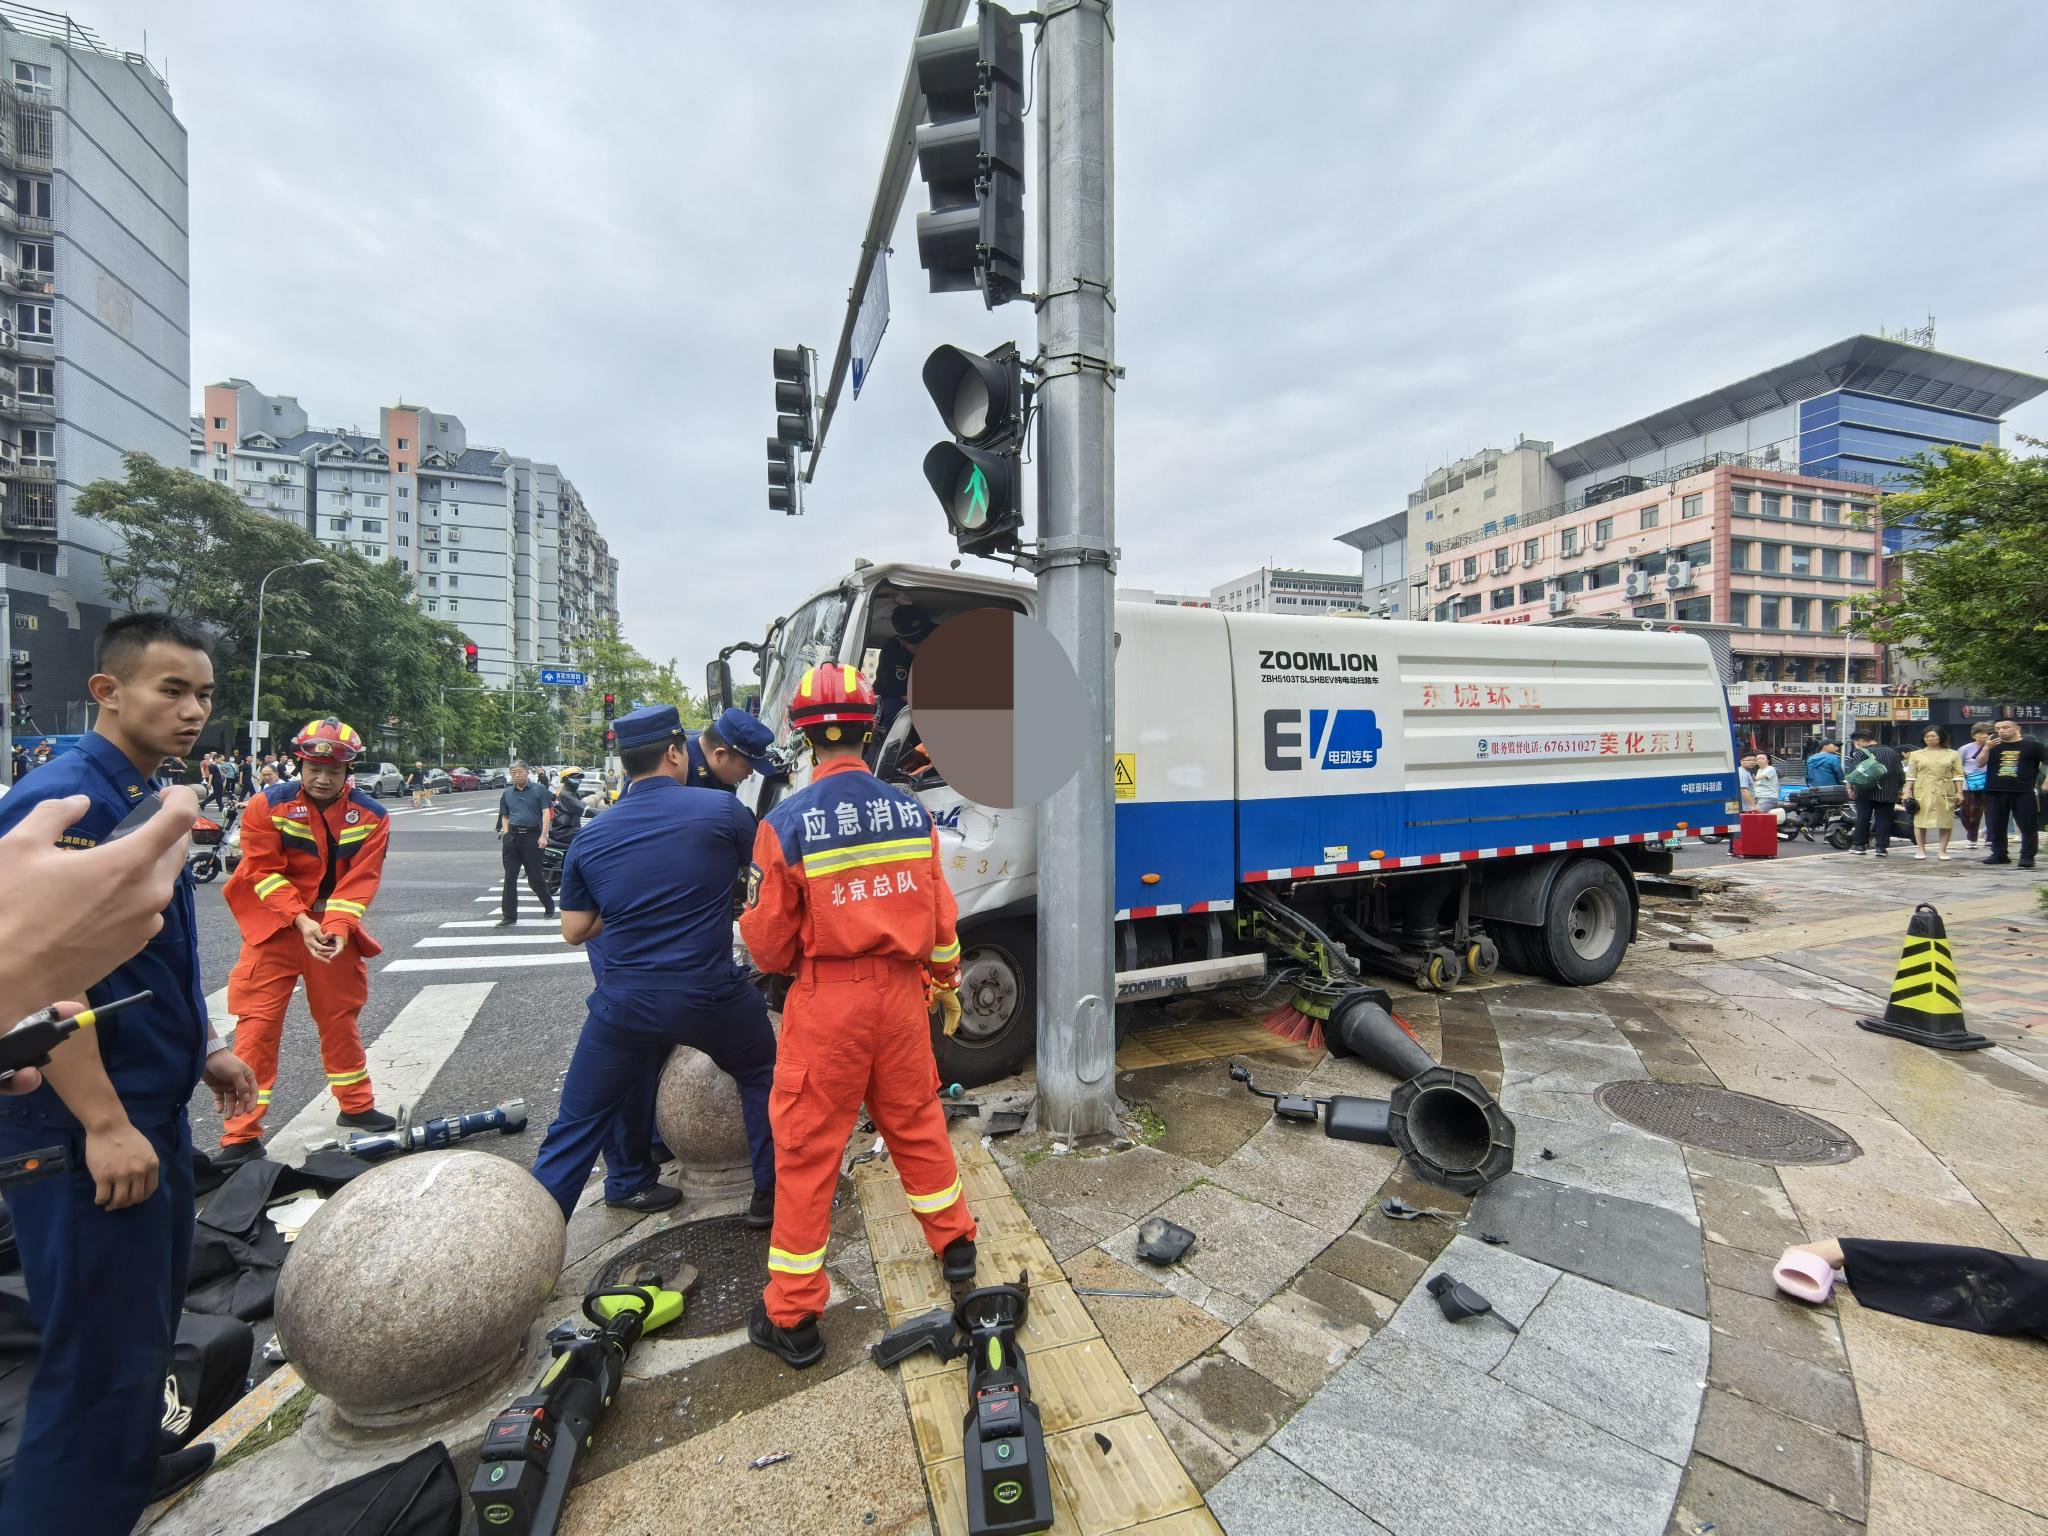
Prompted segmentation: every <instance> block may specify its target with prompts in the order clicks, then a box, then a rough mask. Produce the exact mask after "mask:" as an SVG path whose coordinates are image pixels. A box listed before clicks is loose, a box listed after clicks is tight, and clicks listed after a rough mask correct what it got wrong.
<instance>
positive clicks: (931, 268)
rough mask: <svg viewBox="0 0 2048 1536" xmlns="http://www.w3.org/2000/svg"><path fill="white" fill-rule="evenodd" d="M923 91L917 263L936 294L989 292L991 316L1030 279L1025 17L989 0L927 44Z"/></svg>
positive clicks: (919, 64)
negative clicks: (925, 202)
mask: <svg viewBox="0 0 2048 1536" xmlns="http://www.w3.org/2000/svg"><path fill="white" fill-rule="evenodd" d="M915 61H916V69H917V83H918V88H919V89H920V90H921V91H923V92H924V99H925V106H926V108H927V110H928V112H929V114H930V121H929V122H927V123H925V124H924V125H923V126H921V127H920V128H919V129H918V130H917V169H918V174H919V175H921V176H923V177H924V180H925V185H926V187H927V189H928V190H929V192H930V193H931V200H932V207H931V212H929V213H920V214H919V215H918V216H917V261H918V265H919V266H921V267H923V268H924V269H925V271H926V272H927V273H928V274H930V278H931V286H932V292H934V293H941V292H947V291H950V290H954V289H966V288H979V289H980V290H981V294H982V300H983V302H984V303H985V304H987V306H988V307H989V308H991V309H993V308H995V306H996V305H998V304H1002V303H1006V302H1008V301H1009V300H1011V299H1014V298H1016V297H1017V294H1018V291H1019V290H1020V289H1021V288H1022V286H1023V282H1024V110H1023V101H1022V94H1023V85H1024V43H1023V39H1022V37H1021V36H1020V35H1019V25H1018V21H1017V18H1016V17H1015V16H1012V15H1011V14H1010V13H1009V12H1008V11H1006V10H1004V9H1003V8H1002V7H1001V6H998V5H990V4H988V3H987V0H982V4H981V5H980V7H979V11H978V14H977V16H976V18H975V20H974V21H973V22H972V23H970V24H969V25H967V26H964V27H958V28H955V29H954V30H953V31H951V32H934V33H930V34H928V35H926V36H924V37H920V38H919V39H918V40H917V44H916V53H915Z"/></svg>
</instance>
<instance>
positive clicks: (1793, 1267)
mask: <svg viewBox="0 0 2048 1536" xmlns="http://www.w3.org/2000/svg"><path fill="white" fill-rule="evenodd" d="M1771 1278H1772V1279H1773V1280H1775V1281H1777V1282H1778V1289H1779V1290H1781V1291H1783V1292H1784V1293H1785V1294H1786V1295H1787V1296H1791V1297H1794V1298H1796V1299H1797V1300H1800V1301H1811V1302H1823V1301H1826V1300H1827V1299H1828V1297H1829V1296H1831V1295H1833V1294H1834V1289H1835V1269H1834V1266H1833V1265H1832V1264H1830V1263H1828V1261H1827V1260H1826V1259H1824V1258H1822V1257H1821V1256H1820V1255H1819V1254H1815V1253H1808V1252H1807V1251H1806V1250H1805V1249H1803V1248H1787V1249H1786V1250H1785V1256H1784V1257H1783V1258H1781V1259H1780V1260H1778V1266H1777V1268H1775V1269H1773V1270H1772V1271H1771Z"/></svg>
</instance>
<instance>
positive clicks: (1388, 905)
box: [709, 561, 1739, 1084]
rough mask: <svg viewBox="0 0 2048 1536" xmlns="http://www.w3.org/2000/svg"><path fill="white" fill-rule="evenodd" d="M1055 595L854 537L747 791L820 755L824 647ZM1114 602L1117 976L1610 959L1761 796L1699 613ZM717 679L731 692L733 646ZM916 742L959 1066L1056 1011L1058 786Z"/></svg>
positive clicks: (771, 695) (899, 743)
mask: <svg viewBox="0 0 2048 1536" xmlns="http://www.w3.org/2000/svg"><path fill="white" fill-rule="evenodd" d="M1036 602H1037V593H1036V590H1035V589H1034V588H1033V587H1031V586H1028V585H1026V584H1024V583H1022V582H1017V581H1007V580H1002V579H998V578H992V577H985V576H979V575H973V574H968V573H965V572H960V571H943V570H936V569H930V568H926V567H920V566H912V565H873V564H869V563H867V562H865V561H862V562H858V563H857V564H856V567H855V569H854V571H853V572H852V573H851V574H850V575H849V576H847V577H846V578H845V579H844V580H843V581H841V582H839V583H838V584H837V585H835V586H833V587H831V588H829V589H827V590H825V591H822V592H819V593H818V594H816V595H815V596H813V597H812V598H811V599H810V600H809V601H808V602H806V603H804V604H803V605H802V606H801V607H799V608H798V609H796V610H795V611H794V612H793V613H791V614H790V615H789V616H788V617H787V618H785V619H781V620H778V621H777V622H776V623H775V625H774V626H773V627H772V628H771V629H770V631H769V634H768V637H767V640H766V642H765V644H764V646H763V647H762V649H761V657H760V665H761V701H760V713H761V719H762V721H763V723H765V724H766V725H768V726H769V727H770V728H771V729H772V730H773V731H774V732H775V733H776V739H777V742H778V744H780V745H781V746H782V747H783V748H784V749H785V750H787V751H788V752H789V755H790V758H791V761H792V762H793V763H794V765H795V766H794V768H793V771H792V774H791V777H790V778H789V779H788V780H787V781H782V780H777V781H772V782H771V781H762V780H760V779H755V780H751V781H749V783H748V784H746V785H743V786H742V788H741V791H740V793H741V797H742V800H743V802H744V803H746V804H749V805H750V806H752V807H753V808H754V809H755V811H756V812H757V813H761V814H765V813H766V812H767V811H768V810H769V809H770V808H771V807H772V806H773V804H774V803H775V801H776V800H777V799H778V798H780V796H781V795H783V794H785V793H788V792H789V791H790V790H791V789H792V788H795V787H799V786H801V785H802V784H803V783H805V782H807V780H808V774H809V763H808V760H807V759H806V758H805V757H804V756H803V754H802V751H801V742H800V740H798V739H797V738H796V736H795V733H794V732H792V731H791V730H790V728H789V726H788V723H787V720H786V710H787V706H788V701H789V695H790V693H791V692H792V691H793V690H794V688H795V686H796V683H797V681H798V679H799V678H800V677H801V676H802V674H803V672H804V670H805V669H806V668H808V667H811V666H814V665H816V664H818V663H820V662H842V663H847V664H850V665H854V666H858V667H861V668H863V669H864V670H866V671H867V672H868V673H869V675H870V676H873V675H874V669H875V667H876V665H877V661H878V659H879V655H880V651H881V647H882V646H883V644H884V642H885V641H886V640H887V639H888V638H889V637H890V636H891V635H892V634H893V633H894V631H893V628H892V626H891V624H890V615H891V613H893V612H894V610H895V609H896V608H897V607H899V606H901V605H903V604H914V605H915V606H916V607H918V608H920V609H922V610H923V611H924V612H925V613H926V614H927V615H928V616H929V617H930V618H931V619H933V620H934V621H936V622H938V623H941V624H943V623H944V622H945V620H947V619H948V618H951V617H953V616H954V615H956V614H959V613H963V612H966V611H968V610H970V609H975V608H986V607H1001V608H1007V609H1009V610H1011V611H1013V612H1017V613H1023V614H1031V613H1032V612H1033V611H1034V608H1035V606H1036ZM1116 631H1117V635H1116V646H1117V650H1116V741H1115V759H1114V784H1113V789H1112V793H1113V795H1114V805H1115V824H1116V848H1115V892H1116V910H1115V912H1114V913H1113V914H1105V917H1107V918H1109V919H1110V920H1113V921H1114V922H1115V924H1116V950H1115V953H1116V957H1117V973H1118V975H1117V984H1118V999H1119V1003H1120V1004H1126V1003H1130V1002H1134V1001H1137V1000H1141V999H1145V998H1152V997H1160V996H1167V995H1173V994H1176V993H1179V992H1186V991H1196V990H1201V989H1204V988H1208V987H1214V986H1220V985H1226V984H1238V983H1243V982H1246V981H1249V980H1255V979H1257V978H1259V977H1261V976H1271V975H1272V973H1273V972H1276V971H1285V972H1286V979H1288V980H1290V981H1292V983H1293V984H1294V986H1295V1001H1296V1006H1297V1007H1300V1008H1303V1009H1304V1010H1305V1011H1306V1012H1308V1013H1310V1014H1315V1013H1316V1012H1317V1009H1318V1002H1319V1000H1320V999H1327V998H1328V997H1332V996H1335V995H1336V994H1337V993H1338V992H1340V991H1341V990H1342V989H1343V988H1344V987H1345V986H1347V985H1351V984H1355V982H1356V981H1357V979H1358V978H1359V977H1360V976H1361V975H1363V974H1364V973H1367V972H1371V973H1377V974H1382V975H1392V976H1395V977H1398V978H1400V979H1402V980H1406V981H1410V982H1413V983H1415V984H1417V985H1421V986H1424V987H1430V988H1436V989H1449V988H1451V987H1454V986H1456V985H1457V984H1458V982H1459V981H1460V980H1462V979H1463V978H1464V977H1466V976H1476V975H1485V974H1487V973H1489V972H1491V971H1492V970H1493V969H1494V968H1495V967H1496V966H1497V965H1501V964H1505V965H1507V966H1508V967H1510V968H1511V969H1515V970H1520V971H1526V972H1530V973H1532V974H1537V975H1542V976H1546V977H1548V978H1550V979H1552V980H1555V981H1559V982H1562V983H1566V984H1569V985H1581V986H1583V985H1590V984H1593V983H1596V982H1600V981H1604V980H1606V979H1607V978H1608V977H1609V976H1611V975H1613V973H1614V971H1615V968H1616V967H1617V966H1618V965H1619V964H1620V963H1621V959H1622V956H1623V954H1624V952H1625V951H1626V949H1627V946H1628V944H1629V942H1630V941H1631V940H1632V939H1633V937H1634V934H1635V924H1636V913H1637V901H1636V892H1635V882H1634V875H1635V873H1636V872H1637V871H1647V872H1655V873H1664V872H1667V871H1668V870H1669V868H1670V861H1671V850H1672V849H1674V848H1676V847H1677V846H1678V845H1679V844H1680V842H1681V841H1682V840H1683V839H1684V838H1685V837H1686V836H1688V835H1691V834H1696V833H1699V832H1705V831H1713V830H1717V829H1722V828H1726V827H1728V826H1730V825H1731V824H1732V823H1733V822H1734V820H1735V817H1736V815H1737V814H1738V812H1739V801H1738V799H1737V794H1738V791H1737V789H1736V785H1735V770H1734V763H1733V760H1732V756H1731V752H1730V740H1731V738H1730V733H1729V727H1728V714H1727V705H1726V701H1725V695H1724V692H1723V689H1722V685H1721V681H1720V678H1719V676H1718V674H1717V672H1716V670H1715V667H1714V663H1713V660H1712V657H1711V655H1710V653H1709V651H1708V649H1707V647H1706V645H1705V643H1704V642H1703V641H1702V640H1700V639H1699V638H1697V637H1694V636H1686V635H1678V634H1660V633H1651V632H1641V633H1627V632H1614V631H1610V630H1576V629H1568V628H1553V627H1549V626H1542V627H1515V628H1508V627H1502V626H1492V625H1480V624H1418V623H1403V622H1389V621H1382V620H1373V619H1363V618H1347V617H1341V616H1316V617H1302V618H1295V617H1291V616H1283V615H1272V614H1239V613H1223V612H1220V611H1217V610H1215V609H1208V608H1182V607H1165V606H1152V605H1144V604H1131V603H1119V604H1118V605H1117V610H1116ZM747 648H748V649H751V648H752V647H747ZM709 683H710V691H711V693H712V696H713V698H714V701H715V700H717V699H719V698H729V697H730V693H731V679H730V673H729V671H728V670H727V667H726V663H725V661H724V659H723V658H721V659H720V660H719V661H717V662H714V663H713V664H712V666H711V672H710V678H709ZM1043 728H1048V729H1058V728H1059V726H1058V724H1057V723H1051V722H1049V723H1047V724H1046V725H1045V726H1044V727H1043ZM917 742H918V737H917V728H916V712H915V709H914V708H905V709H903V710H901V711H900V712H898V713H897V714H896V715H895V717H894V719H893V720H891V721H890V723H889V725H888V727H887V729H886V730H885V731H883V732H881V733H879V734H878V737H877V740H876V741H875V742H874V743H873V744H872V745H871V746H870V749H869V761H870V765H871V766H872V767H873V768H874V770H875V772H876V773H877V774H878V776H880V777H881V778H883V779H884V780H886V781H890V782H894V783H897V784H899V785H901V786H902V787H904V788H906V789H908V790H910V791H911V792H912V793H914V794H916V795H917V796H918V798H919V799H920V800H922V801H923V803H924V804H925V806H926V808H927V809H928V811H929V812H930V813H931V816H932V820H933V824H934V826H935V827H936V828H937V830H938V836H939V845H940V854H941V857H942V859H943V861H944V864H945V868H946V873H947V877H948V879H949V880H950V881H951V883H952V885H953V891H954V895H955V896H956V898H957V899H958V902H959V907H960V938H961V947H962V956H961V1002H962V1007H963V1020H962V1025H961V1029H960V1032H959V1034H958V1035H956V1036H954V1037H952V1038H951V1039H944V1038H940V1039H938V1040H937V1041H936V1042H935V1044H936V1048H937V1050H938V1053H939V1068H940V1072H941V1074H942V1076H943V1077H944V1078H945V1079H946V1080H947V1081H949V1082H961V1083H967V1084H975V1083H980V1082H987V1081H990V1080H992V1079H994V1078H996V1077H1000V1076H1003V1075H1005V1074H1007V1073H1009V1072H1012V1071H1015V1070H1016V1069H1017V1068H1019V1067H1020V1066H1022V1065H1023V1064H1024V1063H1025V1062H1027V1061H1028V1060H1029V1059H1030V1058H1031V1055H1032V1052H1033V1046H1034V1042H1035V1037H1036V1021H1037V1002H1036V996H1037V990H1038V985H1037V981H1038V978H1037V963H1038V962H1037V943H1036V884H1037V882H1036V870H1037V813H1036V811H1035V810H1034V808H1032V807H1029V806H1026V807H1020V808H1017V809H1014V810H1013V809H1003V808H996V807H988V806H981V805H977V804H975V803H974V802H972V801H970V800H968V799H966V798H965V797H964V796H962V795H960V794H959V793H958V792H957V791H955V790H953V789H952V788H951V787H950V786H948V785H947V784H946V783H945V782H944V780H943V779H942V778H941V777H940V776H939V774H938V773H937V771H936V770H935V769H934V768H933V767H932V765H930V764H929V763H928V762H926V760H925V759H924V757H923V754H921V753H919V752H917V751H916V750H914V749H915V748H916V745H917ZM1276 984H1277V983H1276ZM1123 1011H1124V1010H1123V1009H1122V1008H1120V1012H1123Z"/></svg>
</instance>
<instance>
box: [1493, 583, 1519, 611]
mask: <svg viewBox="0 0 2048 1536" xmlns="http://www.w3.org/2000/svg"><path fill="white" fill-rule="evenodd" d="M1486 604H1487V606H1488V607H1489V608H1512V607H1514V606H1515V589H1514V588H1513V587H1495V588H1494V589H1493V590H1492V591H1491V592H1489V593H1488V594H1487V596H1486Z"/></svg>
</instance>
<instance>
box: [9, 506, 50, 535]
mask: <svg viewBox="0 0 2048 1536" xmlns="http://www.w3.org/2000/svg"><path fill="white" fill-rule="evenodd" d="M0 527H4V528H5V529H6V530H7V531H8V532H9V533H11V534H17V535H24V536H28V537H37V536H40V537H43V538H52V539H54V538H55V537H56V536H57V509H56V508H55V507H16V506H8V507H6V508H5V509H0Z"/></svg>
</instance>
